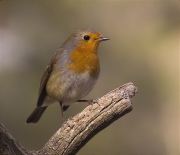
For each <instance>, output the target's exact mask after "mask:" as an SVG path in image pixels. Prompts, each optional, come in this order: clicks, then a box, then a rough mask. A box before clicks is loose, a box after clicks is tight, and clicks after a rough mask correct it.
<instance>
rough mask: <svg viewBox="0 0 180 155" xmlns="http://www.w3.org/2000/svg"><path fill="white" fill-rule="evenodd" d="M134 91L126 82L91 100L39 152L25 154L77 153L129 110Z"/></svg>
mask: <svg viewBox="0 0 180 155" xmlns="http://www.w3.org/2000/svg"><path fill="white" fill-rule="evenodd" d="M136 92H137V89H136V87H135V86H134V85H133V83H127V84H124V85H123V86H120V87H118V88H116V89H115V90H113V91H111V92H109V93H108V94H106V95H104V96H103V97H101V98H99V99H97V100H93V104H92V105H89V106H88V107H86V108H85V109H84V110H83V111H82V112H81V113H79V114H77V115H76V116H74V117H73V118H70V119H68V120H67V122H65V123H64V124H63V125H62V127H61V128H60V129H59V130H58V131H57V132H56V133H55V134H54V135H53V136H52V137H51V138H50V140H49V141H48V142H47V143H46V144H45V146H44V147H43V148H42V149H41V150H39V151H29V152H28V153H29V154H33V155H36V154H38V155H44V154H46V155H74V154H76V153H77V152H78V151H79V150H80V149H81V148H82V147H83V146H84V145H85V144H86V143H87V142H88V141H89V140H90V139H91V138H92V137H93V136H95V135H96V134H97V133H98V132H100V131H101V130H103V129H104V128H106V127H107V126H109V125H110V124H111V123H113V122H114V121H115V120H117V119H119V118H120V117H122V116H123V115H125V114H126V113H128V112H130V111H131V110H132V100H131V98H132V97H133V96H134V95H135V93H136ZM0 146H1V143H0ZM20 147H21V146H20ZM25 153H26V152H25Z"/></svg>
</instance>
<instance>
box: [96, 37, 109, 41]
mask: <svg viewBox="0 0 180 155" xmlns="http://www.w3.org/2000/svg"><path fill="white" fill-rule="evenodd" d="M98 40H99V41H106V40H110V38H107V37H100V38H99V39H98Z"/></svg>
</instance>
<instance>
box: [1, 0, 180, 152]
mask: <svg viewBox="0 0 180 155" xmlns="http://www.w3.org/2000/svg"><path fill="white" fill-rule="evenodd" d="M85 27H89V28H93V29H95V30H97V31H99V32H101V33H102V34H103V35H104V36H106V37H110V38H111V40H110V41H107V42H103V43H101V45H100V48H99V57H100V63H101V74H100V78H99V80H98V82H97V84H96V86H95V88H94V89H93V91H92V92H91V93H90V94H89V95H88V96H87V97H86V99H96V98H98V97H101V96H103V95H104V94H106V93H108V92H109V91H110V90H112V89H115V88H116V87H118V86H120V85H122V84H125V83H127V82H133V83H134V84H135V86H136V87H137V88H138V93H137V95H136V96H135V97H134V98H133V111H132V112H130V113H129V114H127V115H125V116H124V117H122V118H121V119H119V120H117V121H116V122H114V123H113V124H112V125H110V126H109V127H107V128H106V129H104V130H103V131H102V132H100V133H99V134H97V135H96V136H95V137H94V138H93V139H92V140H90V141H89V142H88V143H87V144H86V145H85V146H84V147H83V149H82V150H80V151H79V152H78V155H92V154H93V155H109V154H112V155H119V154H124V155H152V154H153V155H177V154H179V153H180V149H179V147H180V144H179V142H180V141H179V138H180V136H179V135H180V132H179V127H180V124H179V123H180V119H179V116H180V115H179V108H180V106H179V80H180V79H179V51H180V49H179V47H180V3H179V1H174V2H170V1H169V2H165V1H164V2H160V1H159V2H143V1H141V2H140V1H136V2H133V1H129V2H128V1H92V2H91V1H67V2H65V1H63V2H62V1H53V0H52V1H5V0H1V1H0V122H1V123H3V124H4V125H5V126H6V127H7V128H8V130H9V131H10V132H11V133H12V135H13V136H14V138H15V139H17V140H18V141H19V142H20V143H21V144H22V145H23V146H24V147H25V148H26V149H28V150H39V149H41V148H42V147H43V146H44V144H45V143H46V142H47V141H48V139H49V138H50V137H51V136H52V135H53V134H54V133H55V132H56V131H57V130H58V129H59V128H60V126H61V113H60V107H59V105H58V104H57V103H56V104H54V105H52V106H50V107H49V108H48V109H47V110H46V112H45V113H44V114H43V117H42V118H41V119H40V121H39V122H38V123H37V124H29V125H26V124H25V120H26V119H27V117H28V115H29V114H30V113H31V112H32V110H33V109H34V108H35V106H36V101H37V95H38V88H39V82H40V79H41V76H42V73H43V71H44V69H45V67H46V65H47V64H48V63H49V60H50V58H51V57H52V56H53V54H54V53H55V51H56V49H58V48H59V47H60V46H61V44H62V43H63V42H64V41H65V40H66V38H67V37H68V36H69V35H70V34H71V33H73V32H74V31H76V30H77V29H81V28H85ZM86 106H87V104H86V103H79V104H74V105H72V106H71V107H70V108H69V109H68V110H67V112H66V113H65V117H66V118H69V117H71V116H72V117H73V116H74V115H76V114H77V113H79V112H80V111H82V110H83V109H84V108H85V107H86Z"/></svg>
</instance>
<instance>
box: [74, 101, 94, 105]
mask: <svg viewBox="0 0 180 155" xmlns="http://www.w3.org/2000/svg"><path fill="white" fill-rule="evenodd" d="M76 102H88V104H89V105H92V104H93V100H77V101H76Z"/></svg>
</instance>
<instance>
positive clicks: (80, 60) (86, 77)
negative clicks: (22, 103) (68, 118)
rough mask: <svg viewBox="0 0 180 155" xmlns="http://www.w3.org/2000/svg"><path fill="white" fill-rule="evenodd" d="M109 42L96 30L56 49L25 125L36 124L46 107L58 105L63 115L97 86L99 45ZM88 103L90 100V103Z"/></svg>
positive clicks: (74, 36)
mask: <svg viewBox="0 0 180 155" xmlns="http://www.w3.org/2000/svg"><path fill="white" fill-rule="evenodd" d="M105 40H109V38H107V37H103V36H102V35H101V34H100V33H98V32H97V31H95V30H93V29H89V28H85V29H81V30H78V31H76V32H75V33H73V34H72V35H71V36H70V37H69V38H68V39H67V40H66V41H65V42H64V43H63V44H62V46H61V47H60V48H59V49H58V50H57V52H56V53H55V54H54V56H53V57H52V59H51V60H50V63H49V65H48V66H47V67H46V69H45V71H44V73H43V76H42V78H41V82H40V87H39V95H38V101H37V107H36V108H35V110H34V111H33V112H32V114H31V115H30V116H29V117H28V119H27V121H26V123H36V122H37V121H38V120H39V119H40V117H41V116H42V114H43V112H44V111H45V110H46V108H47V107H48V106H49V105H50V104H52V103H54V102H56V101H57V102H59V104H60V107H61V113H62V120H64V117H63V112H65V111H66V110H67V109H68V107H69V106H70V105H71V104H72V103H74V102H77V101H82V100H80V99H81V98H83V97H85V96H86V95H87V94H88V93H89V92H90V91H91V90H92V88H93V87H94V85H95V83H96V81H97V79H98V77H99V72H100V65H99V57H98V53H97V52H98V46H99V43H100V42H101V41H105ZM87 101H88V100H87Z"/></svg>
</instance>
